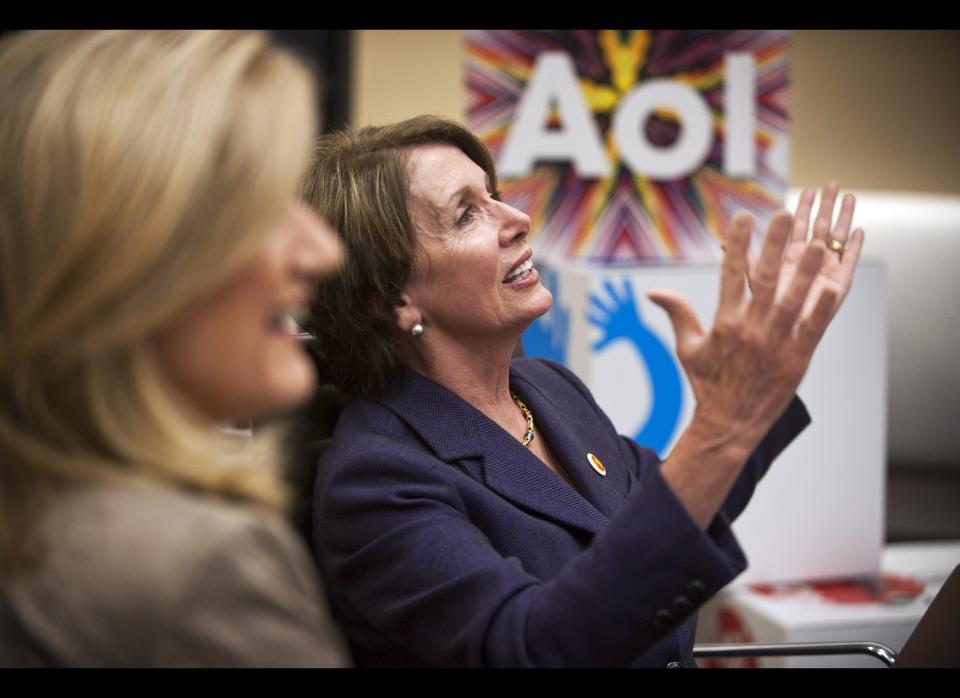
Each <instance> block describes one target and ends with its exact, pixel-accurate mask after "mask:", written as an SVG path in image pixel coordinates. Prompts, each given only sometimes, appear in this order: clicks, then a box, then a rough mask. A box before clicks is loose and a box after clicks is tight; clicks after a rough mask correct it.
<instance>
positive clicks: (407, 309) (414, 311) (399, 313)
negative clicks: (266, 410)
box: [393, 292, 423, 334]
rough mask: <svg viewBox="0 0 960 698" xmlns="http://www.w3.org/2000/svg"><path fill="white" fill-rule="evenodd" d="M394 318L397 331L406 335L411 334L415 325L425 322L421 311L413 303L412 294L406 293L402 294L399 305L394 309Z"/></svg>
mask: <svg viewBox="0 0 960 698" xmlns="http://www.w3.org/2000/svg"><path fill="white" fill-rule="evenodd" d="M393 317H394V322H395V323H396V326H397V329H399V330H400V331H401V332H403V333H405V334H406V333H409V332H410V328H411V327H413V326H414V325H415V324H417V323H418V322H423V316H422V315H421V313H420V310H419V309H418V308H417V306H416V304H415V303H414V302H413V298H411V297H410V294H409V293H406V292H404V293H401V294H400V300H399V301H397V304H396V305H395V306H394V307H393Z"/></svg>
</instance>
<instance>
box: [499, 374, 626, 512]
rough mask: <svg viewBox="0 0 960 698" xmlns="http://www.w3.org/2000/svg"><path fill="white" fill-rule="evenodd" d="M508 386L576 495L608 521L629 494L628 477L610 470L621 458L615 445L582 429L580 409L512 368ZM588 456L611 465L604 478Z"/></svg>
mask: <svg viewBox="0 0 960 698" xmlns="http://www.w3.org/2000/svg"><path fill="white" fill-rule="evenodd" d="M510 383H511V385H512V387H513V389H514V391H515V392H516V393H517V394H518V395H519V397H520V399H521V400H523V401H524V403H525V404H526V405H527V407H529V408H530V410H531V411H532V412H533V415H534V419H535V420H536V423H537V426H538V427H539V428H540V430H541V431H542V432H543V434H544V436H545V437H546V439H547V441H549V442H550V446H551V447H552V448H553V451H554V453H556V455H557V457H558V458H559V459H560V462H561V463H562V464H563V467H564V468H565V469H566V471H567V474H568V475H569V476H570V479H571V480H572V481H573V483H574V484H575V485H576V486H577V489H578V490H579V492H580V494H581V495H583V497H584V498H586V499H587V500H588V501H589V502H590V503H591V504H592V505H593V506H594V507H596V508H597V510H599V512H600V513H601V514H603V515H604V516H605V517H606V518H608V519H609V518H611V517H612V516H613V515H614V514H615V513H616V512H617V511H618V510H619V509H620V507H621V505H622V504H623V500H624V498H625V497H626V496H627V494H628V493H629V485H628V481H629V475H627V474H625V473H620V472H613V470H612V467H615V466H616V465H617V463H618V461H619V459H620V457H621V456H620V454H619V444H611V443H609V442H610V439H609V437H608V435H607V433H606V431H605V430H604V431H602V432H598V431H597V430H596V429H592V428H590V427H584V415H583V414H582V408H581V409H580V410H578V406H577V405H571V404H570V403H568V402H564V401H562V400H558V399H557V398H556V397H555V394H554V393H553V392H552V391H550V389H549V387H548V386H538V385H536V384H534V383H531V382H530V381H528V380H527V379H526V378H525V377H524V376H523V375H521V374H520V373H519V372H518V371H516V370H515V369H514V368H513V367H511V369H510ZM590 421H591V422H592V421H593V420H590ZM588 453H592V454H593V455H594V456H596V457H597V458H599V459H600V461H601V462H602V463H605V464H606V465H607V466H611V470H610V471H608V474H607V476H605V477H604V476H601V475H600V474H599V473H597V472H596V470H594V468H593V466H592V465H590V462H589V461H588V460H587V454H588Z"/></svg>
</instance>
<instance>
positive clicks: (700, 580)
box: [314, 359, 809, 667]
mask: <svg viewBox="0 0 960 698" xmlns="http://www.w3.org/2000/svg"><path fill="white" fill-rule="evenodd" d="M510 385H511V388H512V389H513V390H514V391H515V392H516V393H517V394H518V395H519V397H520V399H521V400H523V401H524V402H525V403H526V404H527V406H528V407H529V408H530V409H531V411H532V412H533V414H534V416H535V418H536V421H537V425H538V427H539V428H540V430H541V432H542V433H543V435H544V437H545V438H546V439H547V441H548V442H549V443H550V446H551V447H552V448H553V450H554V452H555V453H556V455H557V457H558V458H559V459H560V461H561V462H562V463H563V466H564V468H565V469H566V471H567V472H568V473H569V475H570V478H571V480H572V481H573V482H574V484H575V485H576V487H577V489H578V490H579V492H578V491H575V490H574V489H572V488H571V487H570V486H569V485H568V484H567V483H566V482H564V481H563V480H562V479H561V478H560V477H558V476H557V475H556V474H555V473H553V472H552V471H551V470H549V469H548V468H547V466H546V465H544V464H543V463H542V462H541V461H540V460H539V459H538V458H537V457H536V456H534V455H533V454H532V453H530V451H528V450H527V449H526V448H524V447H523V446H522V445H521V444H520V442H519V441H517V439H516V438H514V437H513V436H511V435H510V434H508V433H507V432H505V431H504V430H503V429H502V428H501V427H500V426H499V425H497V424H496V423H494V422H493V421H491V420H490V419H488V418H487V417H486V416H485V415H483V414H482V413H481V412H480V411H478V410H477V409H475V408H474V407H473V406H471V405H470V404H469V403H467V402H465V401H464V400H462V399H461V398H460V397H458V396H457V395H455V394H454V393H452V392H451V391H449V390H447V389H445V388H443V387H442V386H440V385H438V384H437V383H434V382H433V381H431V380H429V379H427V378H425V377H424V376H422V375H420V374H417V373H415V372H413V371H408V372H407V374H406V376H405V378H404V380H403V383H402V385H401V386H400V387H399V388H398V389H397V390H396V391H394V392H393V393H392V394H391V395H389V396H388V397H387V398H385V399H383V400H381V401H378V402H374V401H368V400H355V401H353V402H351V403H350V404H349V405H348V406H347V407H346V409H345V410H344V412H343V414H342V415H341V417H340V420H339V422H338V423H337V428H336V432H335V435H334V438H333V443H332V445H331V446H330V448H329V449H328V450H327V451H326V452H325V453H324V454H323V456H322V457H321V459H320V464H319V468H318V474H317V483H316V490H315V499H314V545H315V551H316V554H317V558H318V563H319V565H320V570H321V573H322V574H323V577H324V579H325V582H326V587H327V589H328V592H329V594H330V600H331V604H332V607H333V610H334V613H335V615H336V617H337V619H338V620H339V621H340V623H341V624H342V627H343V628H344V630H345V632H346V634H347V636H348V638H349V640H350V643H351V647H352V649H353V652H354V655H355V659H356V661H357V663H358V665H360V666H371V665H381V666H382V665H386V666H408V665H414V666H417V665H431V666H653V667H663V666H666V665H667V664H668V663H671V662H679V663H681V664H682V665H684V666H694V662H693V656H692V652H691V648H692V645H693V636H694V631H695V628H696V612H695V611H696V608H697V607H699V606H700V605H701V604H702V603H703V602H704V601H706V600H707V599H708V598H710V597H711V596H712V595H714V594H715V593H716V592H717V591H719V590H720V589H721V588H722V587H723V586H724V585H726V584H727V583H728V582H729V581H730V580H732V579H733V578H734V577H735V576H736V575H737V574H739V573H740V572H741V571H742V570H743V569H744V568H745V567H746V559H745V557H744V554H743V552H742V550H741V549H740V547H739V545H738V544H737V541H736V540H735V538H734V536H733V534H732V532H731V530H730V521H731V520H732V519H733V518H735V517H736V516H737V515H738V514H739V513H740V512H741V511H742V509H743V507H744V506H745V505H746V503H747V500H748V499H749V498H750V496H751V494H752V492H753V489H754V486H755V485H756V482H757V481H758V480H759V478H760V477H761V476H762V475H763V474H764V472H765V471H766V469H767V467H768V466H769V464H770V462H771V461H772V460H773V458H774V457H775V456H776V455H777V454H778V453H779V452H780V451H781V450H782V449H783V448H784V447H785V446H786V445H787V444H788V443H789V442H790V441H791V440H792V439H793V438H794V437H795V436H796V434H798V433H799V432H800V430H802V429H803V427H805V426H806V425H807V424H808V423H809V416H808V415H807V412H806V409H805V408H804V407H803V404H802V403H801V402H800V401H799V400H798V399H795V400H794V401H793V402H792V403H791V405H790V406H789V407H788V408H787V410H786V412H785V413H784V415H783V416H782V417H781V418H780V420H779V421H778V422H777V424H776V425H775V426H774V428H773V429H772V430H771V432H770V433H769V434H768V435H767V437H766V438H765V439H764V441H763V442H762V443H761V444H760V446H759V447H758V448H757V450H756V452H755V453H754V454H753V455H752V456H751V458H750V460H749V462H748V463H747V465H746V467H745V468H744V471H743V474H742V475H741V476H740V478H739V479H738V480H737V482H736V484H735V486H734V488H733V490H732V491H731V493H730V495H729V497H728V499H727V501H726V503H725V504H724V507H723V509H722V510H721V512H720V513H718V515H717V516H716V518H715V519H714V521H713V522H712V524H711V525H710V527H709V528H708V530H706V531H704V530H702V529H701V528H699V527H698V526H697V524H696V523H695V522H694V521H693V519H692V518H691V517H690V516H689V514H688V513H687V512H686V510H685V509H684V507H683V505H682V504H681V503H680V501H679V500H678V499H677V498H676V496H675V495H674V494H673V492H672V491H671V489H670V488H669V486H668V485H667V484H666V482H665V481H664V480H663V478H662V476H661V474H660V468H659V459H658V458H657V456H656V454H655V453H654V452H653V451H651V450H649V449H645V448H643V447H641V446H638V445H637V444H636V442H634V441H633V440H632V439H629V438H627V437H622V436H619V435H618V434H617V432H616V430H615V429H614V427H613V424H612V423H611V422H610V420H609V419H608V418H607V416H606V415H605V414H604V413H603V411H602V410H601V409H600V408H599V407H598V406H597V404H596V402H595V401H594V399H593V397H592V396H591V395H590V392H589V391H588V390H587V388H586V386H584V385H583V383H581V382H580V380H579V379H577V377H576V376H574V375H573V374H572V373H571V372H570V371H569V370H567V369H566V368H564V367H563V366H561V365H559V364H555V363H552V362H547V361H542V360H538V359H519V360H515V361H514V362H513V363H512V365H511V368H510ZM588 453H592V454H594V455H595V456H596V457H597V458H599V459H600V461H601V462H602V464H603V465H604V466H605V468H606V476H604V477H601V476H600V475H599V474H598V473H597V472H596V471H595V470H594V469H593V468H592V467H591V465H590V464H589V462H588V460H587V454H588Z"/></svg>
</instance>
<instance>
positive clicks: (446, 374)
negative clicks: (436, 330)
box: [403, 334, 519, 428]
mask: <svg viewBox="0 0 960 698" xmlns="http://www.w3.org/2000/svg"><path fill="white" fill-rule="evenodd" d="M518 340H519V337H505V338H499V339H496V340H491V339H484V340H482V341H475V342H466V341H462V340H460V339H456V340H455V339H452V338H448V337H443V336H440V335H439V334H438V335H436V336H433V337H429V338H428V337H426V336H424V337H421V338H420V340H417V344H416V346H415V352H410V351H407V352H404V354H403V356H404V361H405V362H406V363H407V365H409V366H410V367H411V368H413V369H415V370H416V371H419V372H420V373H422V374H423V375H425V376H426V377H427V378H429V379H430V380H432V381H434V382H435V383H439V384H440V385H442V386H443V387H444V388H446V389H447V390H450V391H452V392H454V393H456V394H457V395H459V396H460V397H461V398H463V399H464V400H466V401H467V402H469V403H470V404H471V405H473V406H474V407H476V408H477V409H478V410H480V411H481V412H483V413H484V414H485V415H487V416H488V417H489V418H490V419H492V420H493V421H495V422H497V423H499V424H500V425H501V426H503V427H504V428H508V426H512V425H513V423H514V422H516V421H517V414H518V411H517V407H516V406H515V405H514V403H513V400H512V398H511V397H510V359H511V357H512V356H513V350H514V347H516V343H517V341H518Z"/></svg>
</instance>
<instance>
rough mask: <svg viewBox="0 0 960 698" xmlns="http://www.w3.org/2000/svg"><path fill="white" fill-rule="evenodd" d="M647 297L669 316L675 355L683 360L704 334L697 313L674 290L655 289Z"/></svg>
mask: <svg viewBox="0 0 960 698" xmlns="http://www.w3.org/2000/svg"><path fill="white" fill-rule="evenodd" d="M647 298H649V299H650V301H651V302H653V303H655V304H656V305H659V306H660V307H661V308H663V309H664V310H665V311H666V313H667V315H668V316H669V318H670V323H671V324H672V325H673V333H674V335H675V336H676V338H677V356H679V357H680V360H681V361H684V360H685V359H686V357H688V356H689V353H690V351H691V350H692V345H693V343H695V342H696V340H698V339H699V338H701V337H702V336H703V334H704V333H703V328H702V327H701V326H700V320H699V319H697V314H696V313H695V312H694V311H693V308H692V307H690V304H689V303H688V302H687V300H686V298H684V297H683V296H681V295H680V294H679V293H677V292H676V291H670V290H666V289H656V290H653V291H650V292H649V293H647Z"/></svg>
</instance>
